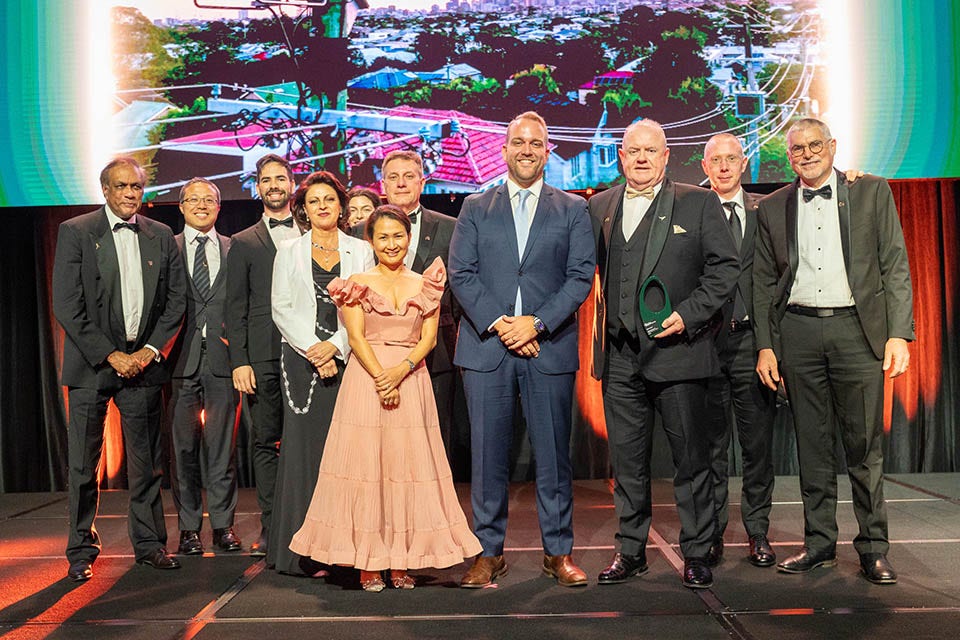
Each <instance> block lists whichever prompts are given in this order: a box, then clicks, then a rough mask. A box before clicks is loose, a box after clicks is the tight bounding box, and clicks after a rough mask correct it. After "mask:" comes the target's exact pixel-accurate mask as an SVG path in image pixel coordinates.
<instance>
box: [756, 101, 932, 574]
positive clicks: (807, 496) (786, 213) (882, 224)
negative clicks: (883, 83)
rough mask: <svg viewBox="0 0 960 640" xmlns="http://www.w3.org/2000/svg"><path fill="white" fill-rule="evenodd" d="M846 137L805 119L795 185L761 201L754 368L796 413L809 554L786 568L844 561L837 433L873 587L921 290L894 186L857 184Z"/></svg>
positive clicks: (879, 569) (792, 134) (790, 139)
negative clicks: (890, 453) (893, 427)
mask: <svg viewBox="0 0 960 640" xmlns="http://www.w3.org/2000/svg"><path fill="white" fill-rule="evenodd" d="M836 150H837V141H836V140H834V139H833V138H832V137H831V135H830V130H829V129H828V128H827V125H826V124H824V123H823V122H821V121H819V120H815V119H812V118H805V119H803V120H799V121H797V122H796V123H795V124H794V125H793V126H791V127H790V129H789V131H788V132H787V152H788V154H789V159H790V165H791V166H792V167H793V170H794V171H795V172H796V173H797V176H798V178H797V180H796V181H794V182H793V183H792V184H790V185H788V186H786V187H783V188H782V189H780V190H778V191H776V192H774V193H773V194H771V195H770V196H769V197H768V198H766V199H764V200H763V201H762V202H761V203H760V209H759V213H758V220H757V222H758V232H757V234H758V235H757V246H756V255H755V258H754V265H753V287H754V292H753V295H754V298H753V317H754V321H755V322H754V326H755V332H756V338H757V349H758V357H757V374H758V375H759V376H760V379H761V380H762V381H763V383H764V384H765V385H767V387H769V388H770V389H771V390H773V389H776V387H777V384H778V383H779V381H780V376H781V372H782V375H783V379H784V384H785V386H786V391H787V397H788V398H789V399H790V406H791V407H792V409H793V414H794V424H795V430H796V434H797V457H798V460H799V463H800V489H801V493H802V497H803V514H804V546H803V548H802V549H801V550H800V551H799V553H797V554H796V555H793V556H791V557H789V558H787V559H786V560H784V561H782V562H780V563H779V564H778V565H777V569H778V570H780V571H782V572H785V573H807V572H809V571H812V570H813V569H816V568H817V567H831V566H834V565H836V563H837V556H836V544H837V535H838V530H837V520H836V510H837V476H836V460H835V449H836V431H837V428H838V427H839V431H840V439H841V442H842V443H843V447H844V451H845V453H846V466H847V472H848V475H849V477H850V483H851V485H852V489H853V510H854V513H855V515H856V517H857V522H858V523H859V525H860V531H859V533H858V535H857V536H856V538H854V541H853V545H854V548H855V549H856V550H857V553H858V554H859V555H860V567H861V570H862V572H863V574H864V575H865V576H866V578H867V580H869V581H871V582H873V583H876V584H893V583H895V582H896V581H897V574H896V572H895V571H894V569H893V567H892V565H891V564H890V562H889V561H888V560H887V552H888V549H889V547H890V544H889V540H888V534H887V513H886V507H885V505H884V500H883V386H884V380H883V376H884V372H886V374H887V375H888V376H889V377H890V378H895V377H897V376H899V375H900V374H902V373H904V372H905V371H906V370H907V367H908V366H909V362H910V353H909V351H908V349H907V342H908V341H910V340H913V339H914V338H915V336H914V327H913V291H912V288H911V284H910V267H909V264H908V262H907V252H906V246H905V244H904V240H903V231H902V229H901V227H900V220H899V218H898V217H897V210H896V207H895V205H894V202H893V195H892V193H891V191H890V187H889V186H888V185H887V183H886V181H885V180H883V179H880V178H876V177H873V176H865V177H864V178H862V179H861V180H858V181H857V182H856V184H852V185H851V184H849V183H848V181H847V179H846V178H845V176H843V175H842V174H840V173H839V172H837V171H836V170H835V169H834V168H833V160H834V154H835V153H836Z"/></svg>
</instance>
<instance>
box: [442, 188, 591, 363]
mask: <svg viewBox="0 0 960 640" xmlns="http://www.w3.org/2000/svg"><path fill="white" fill-rule="evenodd" d="M586 209H587V208H586V203H585V202H584V201H583V199H582V198H580V197H579V196H574V195H571V194H568V193H565V192H563V191H561V190H559V189H555V188H553V187H551V186H550V185H547V184H544V185H543V189H542V191H541V192H540V199H539V202H538V204H537V210H536V212H535V213H534V217H533V222H532V224H531V226H530V234H529V236H528V238H527V244H526V248H525V249H524V253H523V257H522V259H521V258H519V257H518V250H517V247H518V244H517V234H516V230H515V228H514V224H513V210H512V208H511V206H510V196H509V193H508V191H507V185H506V184H503V185H500V186H499V187H494V188H492V189H488V190H487V191H484V192H483V193H479V194H473V195H471V196H469V197H467V199H466V200H465V201H464V203H463V208H462V209H461V211H460V216H459V217H458V218H457V223H456V228H455V229H454V232H453V238H452V239H451V242H450V269H449V273H450V286H451V288H452V289H453V294H454V295H455V296H456V298H457V300H458V301H459V302H460V306H461V307H462V309H463V318H462V319H461V321H460V331H459V334H458V337H457V349H456V354H455V356H454V364H456V365H458V366H461V367H466V368H467V369H472V370H475V371H493V370H494V369H496V368H497V367H498V366H499V365H500V363H501V362H502V361H503V358H504V357H505V356H506V353H507V349H506V347H504V346H503V343H501V342H500V338H499V336H498V335H497V334H496V332H491V331H487V328H488V327H489V326H490V325H491V324H493V323H494V322H495V321H496V320H497V319H498V318H499V317H500V316H502V315H507V316H512V315H514V304H515V301H516V294H517V286H518V285H519V287H520V290H521V292H522V295H523V306H524V309H523V314H524V315H535V316H537V317H538V318H540V319H541V320H542V321H543V323H544V324H545V325H546V327H547V331H548V332H547V333H546V334H545V335H543V336H541V337H540V355H539V356H538V357H537V358H535V359H533V363H534V366H535V367H536V368H537V369H538V370H540V371H541V372H543V373H552V374H556V373H569V372H573V371H576V370H577V369H578V368H579V365H580V362H579V355H578V352H577V315H576V312H577V309H578V308H579V307H580V304H581V303H582V302H583V301H584V299H585V298H586V297H587V294H588V293H589V292H590V284H591V282H592V280H593V274H594V271H595V269H596V259H595V255H594V245H593V242H592V237H591V230H590V219H589V217H588V216H587V210H586Z"/></svg>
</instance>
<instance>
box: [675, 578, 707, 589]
mask: <svg viewBox="0 0 960 640" xmlns="http://www.w3.org/2000/svg"><path fill="white" fill-rule="evenodd" d="M681 582H683V586H685V587H686V588H688V589H709V588H710V587H712V586H713V581H712V580H711V581H710V582H706V583H703V584H701V583H697V582H687V581H686V580H681Z"/></svg>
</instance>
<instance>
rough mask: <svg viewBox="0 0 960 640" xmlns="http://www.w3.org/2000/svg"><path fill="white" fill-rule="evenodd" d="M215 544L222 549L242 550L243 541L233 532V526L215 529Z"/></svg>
mask: <svg viewBox="0 0 960 640" xmlns="http://www.w3.org/2000/svg"><path fill="white" fill-rule="evenodd" d="M213 545H214V546H215V547H216V548H217V549H219V550H220V551H240V548H241V547H242V546H243V543H241V542H240V538H239V537H237V534H235V533H234V532H233V527H226V528H225V529H214V530H213Z"/></svg>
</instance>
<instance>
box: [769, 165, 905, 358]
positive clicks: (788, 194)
mask: <svg viewBox="0 0 960 640" xmlns="http://www.w3.org/2000/svg"><path fill="white" fill-rule="evenodd" d="M799 188H800V179H799V178H798V179H796V180H794V181H793V183H791V184H789V185H787V186H785V187H783V188H781V189H779V190H777V191H775V192H773V193H772V194H770V195H769V196H767V197H766V198H764V199H763V201H761V203H760V209H759V214H758V216H757V223H758V228H757V245H756V256H755V258H754V262H753V319H754V325H755V329H754V331H755V333H756V336H757V349H758V350H759V349H773V350H774V353H776V354H778V355H779V354H780V353H781V349H780V319H781V318H783V314H784V313H785V312H786V309H787V301H788V300H789V298H790V290H791V288H792V287H793V281H794V278H795V277H796V272H797V264H798V262H799V255H798V249H797V190H798V189H799ZM836 198H837V209H838V211H839V215H840V243H841V246H842V248H843V263H844V266H845V267H846V271H847V282H848V283H849V285H850V291H851V292H852V293H853V300H854V304H855V306H856V309H857V316H859V318H860V326H861V327H862V328H863V333H864V334H865V335H866V337H867V341H868V342H869V343H870V348H871V349H872V350H873V353H874V355H876V356H877V358H883V351H884V346H885V344H886V341H887V339H888V338H904V339H906V340H914V339H916V335H915V334H914V323H913V287H912V286H911V284H910V265H909V263H908V261H907V248H906V244H905V243H904V240H903V230H902V229H901V227H900V219H899V217H898V216H897V209H896V206H895V205H894V202H893V194H892V193H891V191H890V186H889V185H888V184H887V181H886V180H884V179H883V178H878V177H876V176H871V175H866V176H863V177H862V178H858V179H857V181H856V182H854V183H853V184H848V183H847V179H846V176H845V175H844V174H843V173H840V172H839V171H838V172H837V194H836Z"/></svg>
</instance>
